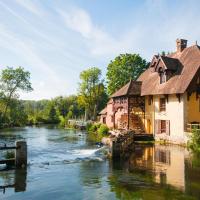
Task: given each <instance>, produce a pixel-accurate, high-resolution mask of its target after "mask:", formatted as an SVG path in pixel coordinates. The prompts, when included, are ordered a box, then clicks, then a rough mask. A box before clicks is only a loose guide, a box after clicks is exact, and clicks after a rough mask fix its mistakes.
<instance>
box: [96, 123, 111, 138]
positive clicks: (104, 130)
mask: <svg viewBox="0 0 200 200" xmlns="http://www.w3.org/2000/svg"><path fill="white" fill-rule="evenodd" d="M108 131H109V128H108V127H107V126H106V125H105V124H101V125H100V127H99V128H98V130H97V132H98V134H102V135H106V134H108Z"/></svg>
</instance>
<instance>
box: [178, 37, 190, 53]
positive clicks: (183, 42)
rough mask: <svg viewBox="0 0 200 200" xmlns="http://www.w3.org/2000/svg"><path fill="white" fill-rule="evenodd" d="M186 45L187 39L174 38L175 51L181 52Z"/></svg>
mask: <svg viewBox="0 0 200 200" xmlns="http://www.w3.org/2000/svg"><path fill="white" fill-rule="evenodd" d="M186 47H187V40H184V39H177V40H176V51H177V52H182V51H183V50H184V49H185V48H186Z"/></svg>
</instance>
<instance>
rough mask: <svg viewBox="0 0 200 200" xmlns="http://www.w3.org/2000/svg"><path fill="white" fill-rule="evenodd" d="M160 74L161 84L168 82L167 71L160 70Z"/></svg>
mask: <svg viewBox="0 0 200 200" xmlns="http://www.w3.org/2000/svg"><path fill="white" fill-rule="evenodd" d="M158 73H159V76H160V84H162V83H165V82H166V81H167V78H166V71H165V70H163V69H162V68H159V70H158Z"/></svg>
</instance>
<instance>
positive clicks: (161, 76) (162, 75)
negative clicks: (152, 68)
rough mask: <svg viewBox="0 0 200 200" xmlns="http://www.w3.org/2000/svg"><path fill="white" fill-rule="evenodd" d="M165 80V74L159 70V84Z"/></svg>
mask: <svg viewBox="0 0 200 200" xmlns="http://www.w3.org/2000/svg"><path fill="white" fill-rule="evenodd" d="M165 82H166V75H165V73H164V72H160V84H162V83H165Z"/></svg>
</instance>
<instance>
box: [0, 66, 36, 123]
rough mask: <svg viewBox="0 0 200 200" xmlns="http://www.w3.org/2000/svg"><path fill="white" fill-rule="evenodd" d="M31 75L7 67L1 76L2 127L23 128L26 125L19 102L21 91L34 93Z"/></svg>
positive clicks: (0, 112) (21, 70)
mask: <svg viewBox="0 0 200 200" xmlns="http://www.w3.org/2000/svg"><path fill="white" fill-rule="evenodd" d="M32 90H33V89H32V87H31V83H30V73H29V72H28V71H25V70H24V68H22V67H18V68H16V69H14V68H12V67H7V68H6V69H3V70H2V71H1V74H0V122H1V123H0V124H1V125H0V126H6V125H8V126H12V125H16V126H21V125H22V124H25V123H26V118H27V116H26V114H25V113H24V110H23V105H22V104H21V103H20V101H18V100H17V99H18V97H19V93H18V92H19V91H25V92H30V91H32Z"/></svg>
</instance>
